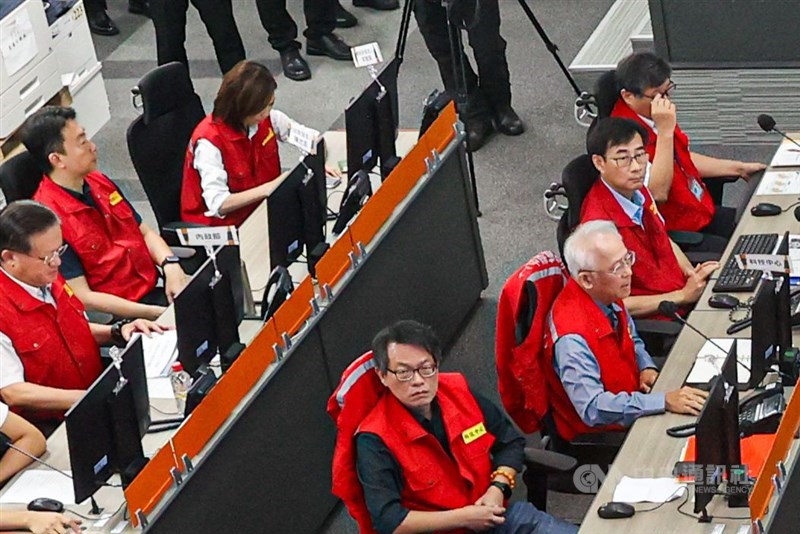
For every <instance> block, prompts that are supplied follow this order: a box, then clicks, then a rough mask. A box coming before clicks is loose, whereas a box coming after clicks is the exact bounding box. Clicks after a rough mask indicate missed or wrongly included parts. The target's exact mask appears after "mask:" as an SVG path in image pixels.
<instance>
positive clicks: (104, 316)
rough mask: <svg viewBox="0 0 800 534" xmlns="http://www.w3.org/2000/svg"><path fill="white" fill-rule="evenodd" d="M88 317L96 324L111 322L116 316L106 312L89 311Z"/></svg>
mask: <svg viewBox="0 0 800 534" xmlns="http://www.w3.org/2000/svg"><path fill="white" fill-rule="evenodd" d="M86 317H87V318H88V319H89V322H90V323H95V324H111V323H113V322H114V316H113V315H111V314H110V313H106V312H99V311H87V312H86Z"/></svg>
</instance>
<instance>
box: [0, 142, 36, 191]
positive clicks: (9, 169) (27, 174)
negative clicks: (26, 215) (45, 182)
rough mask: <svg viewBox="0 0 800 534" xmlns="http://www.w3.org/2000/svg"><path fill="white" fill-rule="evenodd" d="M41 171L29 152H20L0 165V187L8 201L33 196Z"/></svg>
mask: <svg viewBox="0 0 800 534" xmlns="http://www.w3.org/2000/svg"><path fill="white" fill-rule="evenodd" d="M42 176H43V174H42V171H41V170H40V169H39V167H38V166H37V165H36V163H35V162H34V161H33V158H32V157H31V155H30V153H29V152H21V153H19V154H17V155H16V156H14V157H12V158H11V159H9V160H8V161H6V162H5V163H4V164H3V165H2V166H0V187H2V189H3V194H4V195H5V197H6V201H7V202H8V203H11V202H14V201H15V200H26V199H29V198H31V197H33V194H34V193H36V190H37V189H38V188H39V183H40V182H41V181H42Z"/></svg>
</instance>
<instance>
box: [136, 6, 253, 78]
mask: <svg viewBox="0 0 800 534" xmlns="http://www.w3.org/2000/svg"><path fill="white" fill-rule="evenodd" d="M191 2H192V5H193V6H194V7H195V8H197V11H199V12H200V18H201V19H202V20H203V24H205V26H206V30H207V31H208V35H209V36H210V37H211V40H212V41H213V43H214V52H215V53H216V55H217V62H218V63H219V68H220V70H221V71H222V73H223V74H225V73H226V72H228V71H229V70H231V68H233V66H234V65H236V64H237V63H238V62H240V61H241V60H243V59H244V57H245V55H244V45H243V44H242V37H241V35H239V29H238V28H237V27H236V20H235V19H234V18H233V8H232V6H231V0H191ZM188 8H189V0H150V15H151V17H152V19H153V26H155V28H156V50H157V54H158V64H159V65H163V64H165V63H169V62H171V61H180V62H181V63H183V64H184V65H186V66H187V68H188V66H189V60H188V59H187V58H186V48H185V46H184V43H185V41H186V10H187V9H188Z"/></svg>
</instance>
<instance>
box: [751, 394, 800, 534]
mask: <svg viewBox="0 0 800 534" xmlns="http://www.w3.org/2000/svg"><path fill="white" fill-rule="evenodd" d="M798 389H800V387H795V388H794V390H793V391H792V398H791V399H790V400H789V405H788V406H787V407H786V411H785V412H784V414H783V418H782V419H781V424H780V426H779V427H778V432H777V436H776V438H775V442H774V443H773V445H772V450H771V451H770V452H769V455H768V456H767V461H766V463H764V469H762V470H761V474H760V475H759V476H758V479H757V480H756V483H755V485H754V486H753V491H752V492H750V519H751V520H752V521H755V520H756V519H761V518H763V517H764V514H765V513H766V512H767V505H768V504H769V500H770V498H771V497H772V493H773V491H774V489H775V486H774V485H773V484H772V475H774V474H776V473H777V472H778V469H777V465H778V462H780V461H782V460H785V459H786V456H787V454H788V453H789V448H790V447H791V446H792V440H793V439H794V435H795V433H796V432H797V429H798V428H800V393H798V392H797V391H798ZM798 504H799V505H800V503H798Z"/></svg>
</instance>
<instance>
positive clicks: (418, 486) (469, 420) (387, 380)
mask: <svg viewBox="0 0 800 534" xmlns="http://www.w3.org/2000/svg"><path fill="white" fill-rule="evenodd" d="M441 350H442V349H441V343H440V342H439V340H438V338H437V337H436V335H435V334H434V332H433V330H432V329H431V328H430V327H427V326H425V325H422V324H420V323H417V322H415V321H400V322H397V323H395V324H393V325H392V326H389V327H387V328H385V329H384V330H382V331H381V332H379V333H378V335H377V336H375V339H374V340H373V342H372V351H373V356H374V359H375V362H376V365H377V372H378V376H379V377H380V380H381V382H382V383H383V385H384V386H386V389H387V391H386V392H385V393H384V394H383V396H382V397H381V398H380V400H379V401H378V403H377V404H376V406H375V407H374V408H373V409H372V411H371V412H370V413H369V414H368V415H367V417H366V418H365V419H364V420H363V422H362V423H361V425H360V427H359V429H358V433H357V436H356V450H357V462H356V465H357V470H358V478H359V481H360V482H361V485H362V487H363V490H364V498H365V500H366V505H367V509H368V510H369V513H370V516H371V518H372V526H373V527H374V529H375V530H376V531H377V532H380V533H390V532H395V531H400V530H401V531H403V532H433V531H450V530H456V529H465V530H472V531H493V532H509V533H510V532H515V533H528V532H542V533H544V532H547V533H557V534H560V533H567V532H576V531H577V529H576V528H575V527H574V526H572V525H568V524H566V523H563V522H562V521H559V520H557V519H555V518H554V517H552V516H550V515H548V514H546V513H544V512H541V511H539V510H537V509H536V508H535V507H534V506H533V505H532V504H530V503H515V504H514V505H512V506H511V507H509V508H508V509H506V507H505V503H506V501H507V500H508V498H509V497H510V495H511V490H512V489H513V488H514V486H515V480H516V475H517V473H518V472H519V471H520V470H521V469H522V464H523V456H524V448H525V438H524V437H523V436H522V435H521V434H520V433H519V432H518V431H517V430H516V429H515V428H514V426H513V425H512V424H511V422H510V421H509V420H508V418H507V417H506V416H505V415H504V414H503V412H501V411H500V409H498V408H497V407H496V406H495V405H494V404H493V403H492V402H490V401H488V400H487V399H485V398H484V397H483V396H481V395H479V394H477V393H475V392H474V391H473V390H472V388H470V387H469V385H468V384H467V381H466V379H465V378H464V376H463V375H461V374H458V373H442V374H440V373H439V372H438V365H439V360H440V358H441Z"/></svg>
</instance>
